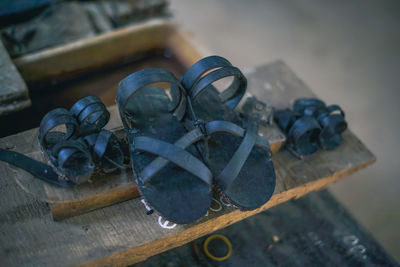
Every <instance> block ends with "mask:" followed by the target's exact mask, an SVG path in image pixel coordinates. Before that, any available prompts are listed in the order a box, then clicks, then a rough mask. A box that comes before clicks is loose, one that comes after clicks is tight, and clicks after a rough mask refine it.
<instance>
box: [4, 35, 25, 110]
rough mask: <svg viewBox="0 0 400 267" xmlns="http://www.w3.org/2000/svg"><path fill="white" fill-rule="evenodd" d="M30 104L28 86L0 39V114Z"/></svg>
mask: <svg viewBox="0 0 400 267" xmlns="http://www.w3.org/2000/svg"><path fill="white" fill-rule="evenodd" d="M30 105H31V100H30V99H29V93H28V88H27V87H26V84H25V82H24V80H23V79H22V78H21V75H20V74H19V72H18V71H17V69H16V68H15V65H14V63H13V62H12V61H11V59H10V56H9V55H8V53H7V50H6V49H5V47H4V46H3V43H2V42H1V40H0V116H1V115H5V114H7V113H10V112H15V111H18V110H21V109H24V108H27V107H29V106H30Z"/></svg>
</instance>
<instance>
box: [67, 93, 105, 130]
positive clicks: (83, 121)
mask: <svg viewBox="0 0 400 267" xmlns="http://www.w3.org/2000/svg"><path fill="white" fill-rule="evenodd" d="M69 112H70V114H72V115H73V116H74V117H75V118H77V119H78V121H79V123H80V127H81V128H82V127H85V126H86V127H87V126H89V125H90V126H95V127H96V128H97V129H101V128H103V127H104V126H105V125H106V124H107V122H108V121H109V119H110V113H109V112H108V110H107V108H106V106H105V105H104V104H103V102H101V100H100V98H98V97H97V96H87V97H84V98H82V99H80V100H78V101H77V102H76V103H75V104H74V105H73V106H72V107H71V109H70V111H69Z"/></svg>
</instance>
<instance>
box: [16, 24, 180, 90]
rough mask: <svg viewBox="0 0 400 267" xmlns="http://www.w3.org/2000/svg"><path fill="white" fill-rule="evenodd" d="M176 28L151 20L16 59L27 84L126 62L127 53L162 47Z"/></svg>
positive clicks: (134, 53) (141, 52)
mask: <svg viewBox="0 0 400 267" xmlns="http://www.w3.org/2000/svg"><path fill="white" fill-rule="evenodd" d="M174 28H175V25H174V24H173V23H170V22H168V21H166V20H158V19H157V20H156V19H155V20H150V21H148V22H145V23H140V24H136V25H133V26H128V27H125V28H121V29H118V30H115V31H112V32H108V33H104V34H100V35H97V36H95V37H93V38H88V39H83V40H79V41H75V42H71V43H68V44H66V45H62V46H59V47H54V48H50V49H47V50H44V51H40V52H35V53H31V54H28V55H26V56H22V57H19V58H16V59H15V60H14V63H15V65H16V66H17V68H18V70H19V71H20V73H21V75H22V77H23V78H24V80H25V81H26V82H27V83H28V84H29V83H37V82H44V81H52V80H58V81H59V80H65V79H68V78H71V77H73V76H74V75H76V74H81V73H82V72H86V71H93V70H95V69H96V68H100V67H103V66H105V65H107V64H112V63H115V62H124V60H126V58H127V57H133V56H138V55H140V54H143V53H145V52H148V51H151V50H154V49H163V48H164V47H165V43H166V40H167V39H168V36H169V35H170V31H172V30H173V29H174ZM60 62H62V64H60Z"/></svg>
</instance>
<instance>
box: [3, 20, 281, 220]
mask: <svg viewBox="0 0 400 267" xmlns="http://www.w3.org/2000/svg"><path fill="white" fill-rule="evenodd" d="M167 29H169V30H167ZM148 31H153V35H151V34H149V32H148ZM160 31H162V32H166V31H168V36H167V37H168V38H166V39H165V40H159V39H158V38H159V37H157V34H158V33H159V32H160ZM117 36H119V35H118V33H112V34H110V35H107V36H105V37H104V38H105V39H104V38H103V39H102V41H99V40H97V41H96V40H94V41H93V39H96V38H97V37H96V38H92V39H88V40H85V41H84V44H83V45H82V46H83V47H86V46H87V45H88V43H90V42H92V43H91V50H90V51H91V53H93V54H97V53H102V52H103V51H102V50H103V48H104V43H105V42H106V41H107V42H111V43H110V45H117V44H118V45H126V43H125V42H126V41H127V40H131V38H133V37H135V38H149V40H148V41H149V42H150V38H153V39H152V40H153V45H154V44H159V45H161V43H159V42H161V41H163V44H162V46H163V47H165V49H169V48H170V53H171V54H172V56H173V57H174V58H175V59H176V60H177V61H178V63H179V64H180V65H182V67H183V69H186V68H188V67H190V66H191V65H192V64H193V63H194V62H196V61H197V60H199V59H200V58H202V57H203V56H204V55H207V54H208V53H207V52H206V51H205V49H204V48H201V47H199V45H198V42H196V41H195V40H194V39H193V37H191V36H190V35H188V34H186V33H182V32H181V31H179V30H177V29H176V28H175V26H174V25H173V24H171V23H168V22H166V21H158V22H157V21H156V22H154V23H145V24H143V25H142V26H140V27H139V26H135V27H134V28H133V29H130V30H129V31H127V32H123V33H120V37H121V36H122V37H123V38H122V37H121V38H117ZM82 46H78V45H77V46H74V47H72V48H70V45H66V46H64V47H63V48H62V49H61V48H60V52H58V53H57V52H55V51H53V50H52V49H50V50H47V52H46V53H48V54H49V55H48V56H44V55H43V53H42V54H39V55H37V57H36V58H33V59H32V60H31V61H29V62H30V63H31V64H32V65H33V66H39V65H40V66H41V64H42V63H43V62H44V63H43V64H44V65H46V64H47V63H46V62H47V60H49V61H50V62H64V61H65V55H66V53H67V54H71V55H73V57H78V56H80V55H81V53H83V51H86V50H82ZM149 47H150V48H154V46H149ZM114 50H115V49H113V50H107V51H108V52H109V54H106V55H104V54H103V56H104V57H106V58H107V57H117V58H118V56H117V55H116V54H115V53H114V52H113V51H114ZM67 51H68V52H67ZM129 52H130V53H132V54H131V55H134V54H137V53H140V52H143V51H142V50H141V46H132V47H131V48H130V49H129ZM110 60H111V58H110ZM103 63H104V64H106V63H105V62H103ZM80 64H81V61H75V62H71V65H69V66H67V67H70V69H69V71H71V72H76V71H79V69H80V68H81V65H80ZM88 64H89V65H88V66H90V67H93V68H95V66H94V65H92V64H93V61H91V62H89V63H88ZM67 65H68V64H67ZM65 67H66V66H64V65H63V68H65ZM64 71H66V70H65V69H64ZM44 74H46V75H47V76H42V78H44V79H48V78H49V77H51V75H52V73H48V72H44ZM41 75H43V73H41ZM180 75H181V74H180ZM84 86H85V87H86V89H87V88H88V85H87V84H84ZM96 86H97V87H99V86H98V85H96ZM110 86H112V87H113V89H112V88H109V90H107V92H108V93H113V94H114V95H115V91H116V90H115V89H116V88H114V87H115V86H116V83H113V84H112V85H110ZM86 89H84V88H81V89H80V91H82V92H84V91H85V90H86ZM111 89H112V90H111ZM64 91H65V90H64ZM62 94H63V93H61V95H62ZM114 95H113V96H111V95H110V98H112V99H114ZM63 98H65V96H63ZM110 112H111V118H112V121H110V123H109V124H108V125H107V127H106V128H107V129H112V130H115V131H116V132H117V133H118V134H119V135H123V134H124V132H123V130H121V129H122V124H121V121H120V118H119V114H118V111H117V109H116V108H115V107H112V108H110ZM37 134H38V131H37V129H34V130H31V131H27V132H25V133H20V134H17V135H16V136H15V137H9V138H8V139H7V140H9V141H7V144H6V145H7V146H11V147H12V146H15V144H17V143H18V142H19V140H23V142H27V143H26V149H27V150H26V151H25V152H24V153H26V154H27V155H28V156H30V157H32V158H35V159H37V160H41V161H45V159H44V156H43V154H42V153H41V151H40V147H39V145H38V143H37ZM260 134H261V135H263V136H264V137H265V138H267V139H268V140H269V142H270V145H271V149H272V151H273V152H276V151H278V150H279V148H280V147H281V145H282V143H283V142H284V140H285V137H284V135H283V134H282V133H281V132H280V131H279V129H278V128H277V127H276V126H267V127H261V129H260ZM15 178H16V180H17V183H18V184H19V185H20V186H21V188H23V190H24V191H26V192H28V193H30V194H32V195H34V196H36V197H37V198H39V199H40V200H42V201H45V202H48V203H50V204H51V205H50V207H51V212H52V216H53V218H54V219H55V220H61V219H65V218H68V217H71V216H75V215H78V214H82V213H85V212H88V211H91V210H94V209H98V208H101V207H105V206H109V205H112V204H115V203H119V202H122V201H125V200H128V199H131V198H135V197H137V196H139V193H138V190H137V187H136V184H135V182H134V178H133V176H132V173H131V172H130V171H127V172H124V173H114V174H108V175H104V174H98V173H97V174H96V175H94V177H93V179H92V181H93V182H92V183H86V184H84V185H80V186H78V187H75V188H72V189H64V188H57V187H55V186H52V185H48V184H46V183H43V182H42V181H40V180H37V179H32V178H33V177H32V176H31V175H29V174H28V173H26V172H23V171H21V170H17V169H15Z"/></svg>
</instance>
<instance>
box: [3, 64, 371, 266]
mask: <svg viewBox="0 0 400 267" xmlns="http://www.w3.org/2000/svg"><path fill="white" fill-rule="evenodd" d="M247 75H248V78H249V80H253V78H252V77H253V76H255V78H256V80H258V82H257V83H252V82H250V83H249V91H250V93H251V94H254V95H255V94H259V93H260V92H258V91H260V90H265V89H263V88H264V87H263V86H256V84H259V85H264V84H266V83H267V82H268V83H271V85H273V82H275V84H276V83H277V82H279V84H280V85H282V86H284V88H285V89H284V90H286V91H287V92H296V94H297V92H298V90H300V92H302V94H304V95H305V96H307V95H310V94H311V93H310V91H309V89H308V88H307V87H306V86H305V84H304V83H303V82H302V81H301V80H300V79H298V78H297V77H296V76H295V75H294V74H293V72H292V71H291V70H290V69H289V68H288V67H287V66H286V65H285V64H283V63H282V62H275V63H273V64H269V65H266V66H262V67H260V68H257V69H254V70H253V71H251V72H249V73H248V74H247ZM278 87H279V86H274V85H273V86H271V90H272V91H273V92H278V91H277V90H281V89H279V88H278ZM268 88H269V86H268ZM302 94H299V96H300V95H301V96H302ZM281 95H282V98H280V97H279V93H276V97H274V99H278V98H279V102H277V104H279V103H280V104H279V105H282V106H283V105H288V104H289V101H290V100H291V98H292V97H291V96H290V95H286V94H281ZM276 101H277V100H276ZM349 116H351V114H349ZM6 140H7V139H2V140H1V141H2V143H1V146H2V147H3V146H5V145H6V144H7V143H5V142H4V141H6ZM8 141H10V139H8ZM27 144H29V140H27V141H25V142H22V141H21V143H20V145H18V146H17V147H15V148H14V149H15V150H16V151H22V152H26V149H27V148H26V145H27ZM273 160H274V163H275V168H276V173H277V186H276V188H275V192H274V195H273V196H272V198H271V200H270V201H269V202H268V203H266V204H265V205H264V206H263V207H261V208H259V209H257V210H253V211H246V212H242V211H239V210H237V209H234V208H233V207H231V206H225V205H218V203H217V202H214V203H213V205H212V207H211V209H210V211H209V213H208V215H207V216H206V217H204V218H202V219H200V220H199V221H197V222H195V223H192V224H187V225H172V224H171V223H169V224H167V223H166V222H165V221H164V220H163V219H162V218H161V217H159V216H158V215H157V214H155V213H153V214H151V215H147V214H146V212H147V210H146V207H145V206H144V204H143V203H142V202H141V199H140V198H137V199H132V200H129V201H125V202H123V203H120V204H118V205H113V206H110V207H107V208H103V209H98V210H95V211H93V212H90V213H87V214H84V215H81V216H76V217H73V218H68V219H66V220H63V221H61V222H54V221H53V220H52V218H51V213H50V211H49V208H48V207H47V206H46V204H44V203H43V202H41V201H37V200H36V199H34V198H32V197H31V196H30V195H29V194H26V193H25V192H23V190H21V188H20V187H19V186H17V185H16V183H15V179H14V178H13V175H15V170H13V169H11V168H9V167H8V166H7V165H6V164H0V173H2V174H3V175H2V178H3V179H1V180H0V223H1V227H0V235H1V237H2V238H1V239H0V253H1V254H3V255H0V260H1V261H4V264H3V265H10V266H21V265H40V266H46V265H48V266H54V265H57V266H71V265H77V264H80V265H82V266H124V265H129V264H133V263H136V262H140V261H143V260H145V259H146V258H148V257H150V256H152V255H156V254H158V253H161V252H163V251H166V250H168V249H171V248H174V247H177V246H180V245H183V244H185V243H187V242H189V241H192V240H194V239H196V238H199V237H201V236H203V235H205V234H208V233H211V232H214V231H216V230H218V229H222V228H224V227H226V226H228V225H231V224H233V223H235V222H238V221H240V220H243V219H245V218H247V217H249V216H252V215H254V214H257V213H259V212H261V211H264V210H266V209H268V208H270V207H272V206H275V205H277V204H279V203H282V202H285V201H288V200H289V199H292V198H298V197H301V196H303V195H305V194H307V193H309V192H312V191H315V190H319V189H321V188H323V187H326V186H327V185H329V184H331V183H333V182H335V181H337V180H339V179H341V178H343V177H345V176H348V175H350V174H351V173H353V172H355V171H357V170H359V169H361V168H364V167H366V166H368V165H370V164H372V163H373V162H374V161H375V157H374V155H373V154H372V153H371V152H370V151H369V150H368V149H367V148H366V147H365V146H364V145H363V144H362V143H361V142H360V140H359V139H358V138H357V137H356V136H355V135H354V134H353V133H352V132H351V131H350V130H347V131H346V132H345V133H344V143H343V145H341V146H340V147H339V148H337V149H336V150H333V151H319V152H317V153H316V154H314V155H312V156H311V157H308V158H306V159H304V160H298V159H296V158H294V157H293V156H292V155H291V154H289V153H288V152H287V151H280V152H279V153H277V154H275V155H274V156H273ZM219 198H220V197H219V196H218V195H215V199H217V200H219ZM176 208H179V203H176ZM0 265H1V264H0Z"/></svg>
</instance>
